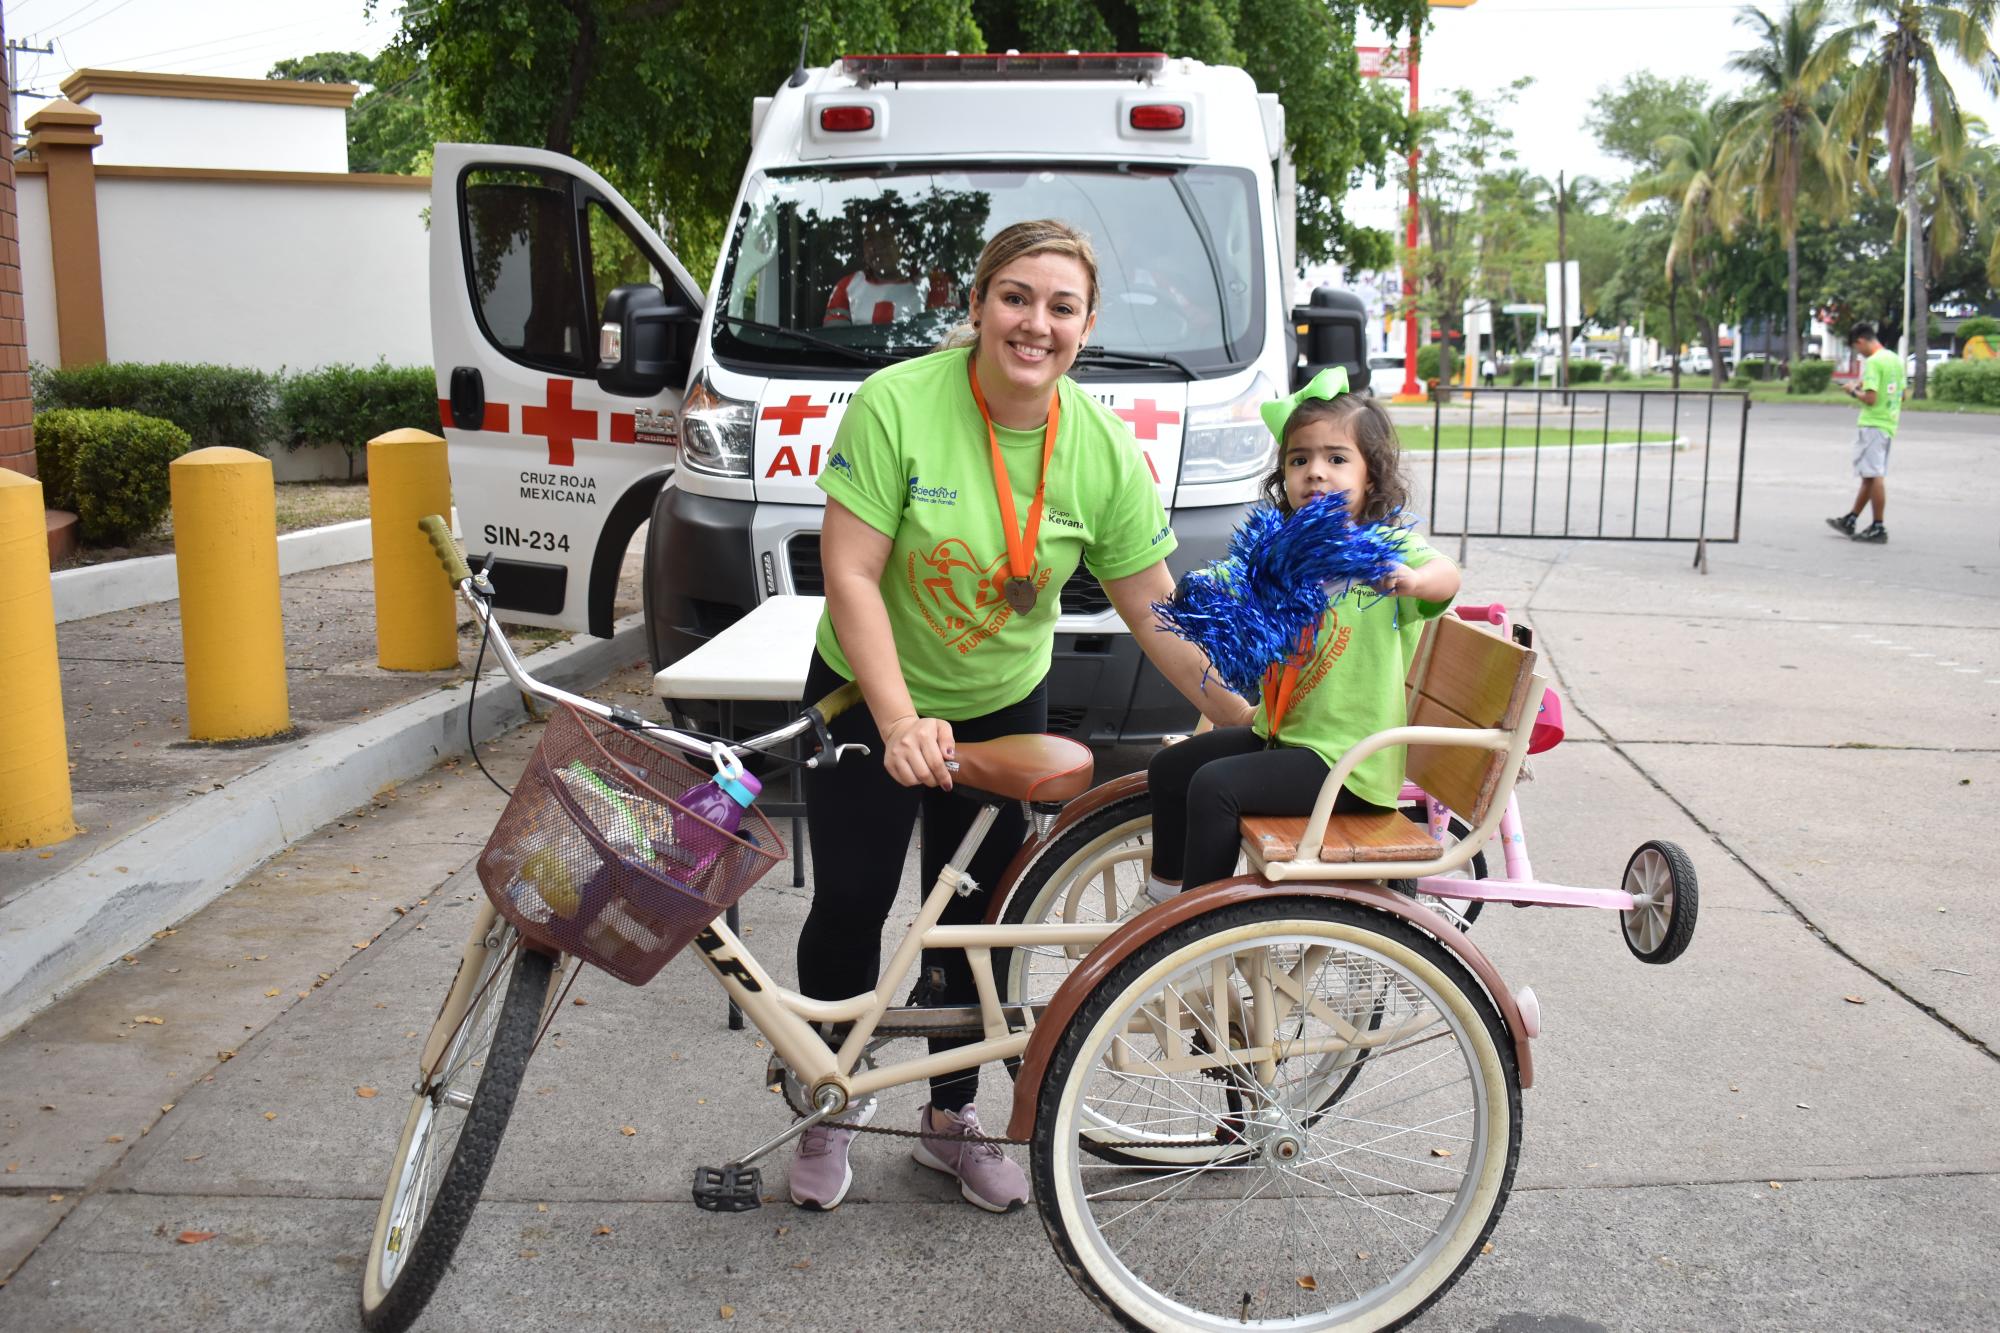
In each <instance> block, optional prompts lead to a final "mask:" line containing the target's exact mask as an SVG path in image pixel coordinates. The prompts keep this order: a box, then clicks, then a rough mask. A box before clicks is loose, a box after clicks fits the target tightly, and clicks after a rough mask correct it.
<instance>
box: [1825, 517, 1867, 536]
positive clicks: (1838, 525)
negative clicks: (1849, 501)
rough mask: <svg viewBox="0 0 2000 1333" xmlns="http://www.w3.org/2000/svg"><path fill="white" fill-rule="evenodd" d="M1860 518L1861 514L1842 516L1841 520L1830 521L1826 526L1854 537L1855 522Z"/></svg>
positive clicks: (1832, 519) (1831, 519)
mask: <svg viewBox="0 0 2000 1333" xmlns="http://www.w3.org/2000/svg"><path fill="white" fill-rule="evenodd" d="M1859 517H1860V515H1859V514H1842V515H1841V516H1840V517H1839V518H1830V519H1828V520H1827V521H1826V525H1827V526H1828V527H1829V528H1832V529H1833V530H1834V531H1835V532H1838V533H1841V534H1843V535H1845V536H1848V537H1852V536H1853V535H1854V520H1855V519H1857V518H1859Z"/></svg>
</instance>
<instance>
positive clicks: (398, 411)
mask: <svg viewBox="0 0 2000 1333" xmlns="http://www.w3.org/2000/svg"><path fill="white" fill-rule="evenodd" d="M437 405H438V397H437V378H436V376H434V375H433V374H432V373H431V369H430V367H429V366H391V365H389V364H388V363H387V362H380V363H378V364H376V365H374V366H371V367H368V368H365V369H364V368H362V367H359V366H325V367H322V368H321V369H319V370H314V371H308V372H306V373H305V374H302V375H290V376H287V377H286V378H285V380H284V382H283V385H282V387H281V388H280V389H279V394H278V408H279V416H280V418H281V419H282V421H283V422H284V436H283V438H284V441H285V445H286V447H287V448H292V449H297V448H300V447H301V446H304V445H309V444H337V445H339V446H340V447H341V448H343V449H345V450H346V451H347V457H348V461H349V464H350V471H351V470H352V469H351V464H352V462H353V460H354V459H356V458H359V457H361V455H362V453H363V451H364V450H365V449H366V448H367V447H368V441H370V440H372V439H373V438H375V437H376V436H377V435H380V434H382V433H383V432H384V431H390V430H397V429H401V428H403V427H408V426H415V427H417V428H418V429H420V430H429V431H435V430H436V429H437V428H438V422H437V413H438V406H437Z"/></svg>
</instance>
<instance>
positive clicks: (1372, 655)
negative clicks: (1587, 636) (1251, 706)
mask: <svg viewBox="0 0 2000 1333" xmlns="http://www.w3.org/2000/svg"><path fill="white" fill-rule="evenodd" d="M1436 558H1437V552H1436V551H1434V550H1432V549H1431V548H1430V546H1429V544H1428V543H1426V542H1425V541H1424V540H1423V538H1421V537H1419V536H1417V535H1416V534H1415V533H1411V534H1409V535H1408V536H1406V537H1405V539H1404V546H1403V563H1404V564H1406V565H1408V566H1409V567H1410V568H1411V569H1421V568H1422V567H1423V566H1425V565H1427V564H1429V563H1430V562H1431V561H1432V560H1434V559H1436ZM1449 605H1450V603H1448V602H1420V601H1417V600H1416V599H1415V598H1413V597H1378V596H1375V595H1373V594H1372V593H1370V592H1369V590H1368V589H1366V588H1354V589H1351V590H1349V591H1348V592H1347V593H1346V594H1344V595H1343V596H1341V597H1339V598H1336V599H1335V600H1334V603H1333V605H1332V606H1331V607H1329V608H1328V609H1327V613H1326V619H1325V620H1323V621H1321V622H1320V627H1319V637H1318V638H1317V639H1316V640H1314V642H1313V655H1312V660H1311V661H1310V662H1308V663H1307V664H1306V665H1304V666H1302V667H1300V668H1299V678H1298V684H1297V685H1295V686H1294V687H1293V693H1292V702H1291V704H1290V706H1289V707H1288V708H1287V709H1286V711H1285V715H1284V718H1283V720H1282V721H1281V723H1280V724H1279V727H1278V740H1279V743H1280V744H1284V745H1297V746H1301V747H1303V748H1305V749H1309V750H1312V751H1313V752H1314V753H1316V754H1317V755H1319V757H1320V758H1322V759H1324V760H1326V762H1327V766H1328V767H1329V768H1331V767H1332V766H1333V765H1335V764H1337V763H1339V762H1340V757H1341V756H1342V755H1343V754H1346V753H1347V749H1348V747H1349V746H1351V745H1353V744H1354V743H1355V742H1356V741H1358V740H1360V739H1361V738H1362V737H1364V736H1371V735H1373V734H1374V733H1376V732H1378V731H1387V730H1388V729H1389V728H1391V727H1400V726H1402V725H1403V724H1404V723H1405V722H1406V721H1407V720H1408V717H1407V707H1408V706H1407V704H1406V702H1405V700H1404V698H1403V682H1404V680H1405V679H1406V678H1407V677H1408V676H1409V674H1410V662H1411V660H1412V659H1414V658H1415V657H1416V653H1417V645H1418V643H1419V642H1420V641H1421V640H1422V639H1423V636H1424V622H1425V621H1427V620H1431V619H1434V618H1435V617H1436V616H1437V615H1438V614H1439V613H1440V612H1442V611H1443V610H1444V609H1445V608H1446V607H1447V606H1449ZM1269 703H1270V701H1269V700H1268V699H1267V700H1264V701H1262V702H1260V703H1259V704H1258V705H1257V716H1256V717H1255V718H1254V719H1253V720H1252V722H1251V725H1252V727H1253V728H1254V729H1255V730H1256V732H1257V734H1258V735H1259V736H1269V735H1270V734H1271V724H1270V717H1269V714H1268V713H1267V712H1266V711H1265V710H1266V708H1267V707H1268V706H1269ZM1403 763H1404V747H1403V746H1400V745H1392V746H1389V747H1387V748H1385V749H1381V750H1377V751H1376V752H1375V753H1374V754H1372V755H1370V756H1368V757H1367V758H1366V759H1363V760H1362V761H1361V762H1360V763H1359V764H1357V765H1355V768H1354V772H1353V773H1352V774H1350V775H1349V776H1348V779H1347V789H1348V790H1349V791H1351V792H1353V793H1354V794H1355V795H1356V796H1358V797H1360V798H1361V799H1362V800H1364V801H1367V802H1368V803H1369V804H1371V805H1382V806H1393V805H1395V804H1396V797H1397V795H1398V794H1399V793H1400V792H1401V791H1402V789H1403Z"/></svg>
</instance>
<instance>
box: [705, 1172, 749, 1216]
mask: <svg viewBox="0 0 2000 1333" xmlns="http://www.w3.org/2000/svg"><path fill="white" fill-rule="evenodd" d="M763 1205H764V1173H763V1172H762V1171H760V1170H758V1169H757V1168H756V1167H754V1166H736V1165H734V1164H731V1165H729V1166H698V1167H696V1168H695V1169H694V1206H695V1207H697V1208H700V1209H702V1210H704V1211H705V1212H711V1213H747V1212H749V1211H750V1210H751V1209H753V1208H761V1207H763Z"/></svg>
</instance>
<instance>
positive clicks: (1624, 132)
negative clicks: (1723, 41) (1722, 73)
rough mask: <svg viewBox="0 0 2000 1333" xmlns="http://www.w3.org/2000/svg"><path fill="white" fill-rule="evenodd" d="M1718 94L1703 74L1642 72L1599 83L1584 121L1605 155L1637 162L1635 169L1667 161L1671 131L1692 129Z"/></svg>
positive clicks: (1649, 169) (1679, 132)
mask: <svg viewBox="0 0 2000 1333" xmlns="http://www.w3.org/2000/svg"><path fill="white" fill-rule="evenodd" d="M1712 96H1713V93H1712V92H1711V90H1710V89H1709V86H1708V85H1707V84H1706V83H1704V82H1702V81H1701V80H1700V79H1663V78H1661V77H1660V76H1659V75H1657V74H1648V73H1646V72H1644V71H1641V72H1639V73H1637V74H1628V75H1626V76H1625V81H1624V82H1623V83H1620V84H1619V85H1618V86H1617V87H1615V88H1600V89H1598V90H1597V96H1596V97H1595V98H1594V99H1592V101H1591V104H1590V113H1589V114H1588V115H1587V116H1585V117H1584V124H1585V125H1586V126H1587V127H1589V129H1590V132H1591V133H1592V134H1593V135H1594V136H1596V139H1597V146H1598V147H1599V148H1602V149H1603V150H1604V151H1605V153H1606V154H1608V155H1609V156H1611V157H1615V158H1618V159H1619V160H1620V161H1623V162H1629V163H1631V164H1632V167H1633V170H1634V171H1635V172H1636V173H1641V174H1643V173H1646V172H1652V171H1658V170H1659V169H1660V168H1661V167H1663V166H1665V165H1666V162H1665V160H1664V159H1663V158H1662V156H1661V154H1660V148H1659V143H1660V140H1661V139H1664V138H1666V137H1667V136H1668V135H1680V136H1681V137H1683V138H1685V137H1686V136H1687V135H1688V134H1690V133H1692V132H1693V130H1694V127H1695V122H1696V121H1697V120H1699V119H1700V118H1701V112H1702V108H1703V107H1705V106H1707V105H1708V103H1709V100H1710V99H1711V97H1712Z"/></svg>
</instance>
